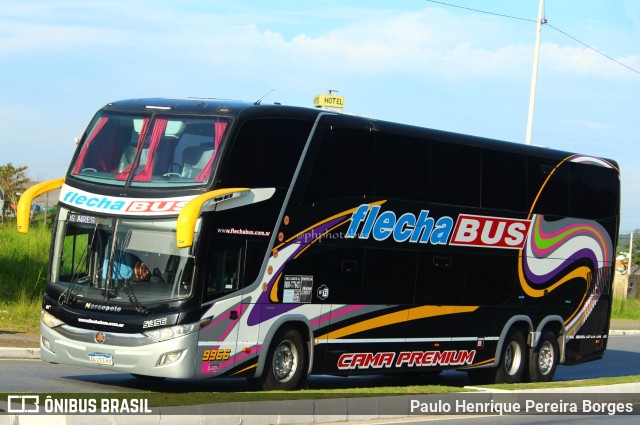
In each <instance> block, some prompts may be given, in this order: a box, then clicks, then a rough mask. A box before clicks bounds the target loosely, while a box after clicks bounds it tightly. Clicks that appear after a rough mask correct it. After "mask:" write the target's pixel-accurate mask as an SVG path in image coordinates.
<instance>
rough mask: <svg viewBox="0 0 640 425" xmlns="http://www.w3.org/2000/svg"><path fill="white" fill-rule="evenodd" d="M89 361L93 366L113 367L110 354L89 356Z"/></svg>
mask: <svg viewBox="0 0 640 425" xmlns="http://www.w3.org/2000/svg"><path fill="white" fill-rule="evenodd" d="M89 361H90V362H91V363H95V364H101V365H105V366H113V357H112V356H111V354H89Z"/></svg>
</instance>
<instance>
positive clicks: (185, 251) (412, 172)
mask: <svg viewBox="0 0 640 425" xmlns="http://www.w3.org/2000/svg"><path fill="white" fill-rule="evenodd" d="M54 188H60V189H61V192H60V199H59V203H58V211H57V216H56V219H55V228H54V232H53V241H52V246H51V264H50V270H49V274H48V285H47V288H46V292H45V294H44V299H43V303H42V315H41V326H40V329H41V352H42V358H43V359H44V360H45V361H48V362H52V363H63V364H72V365H81V366H88V367H93V368H98V369H103V370H113V371H120V372H127V373H131V374H134V375H135V376H138V377H143V378H144V377H166V378H218V377H246V378H249V379H250V380H252V381H253V382H254V383H257V384H258V385H259V386H260V387H261V388H264V389H296V388H300V387H302V386H303V385H304V383H305V380H306V378H307V376H308V375H311V374H330V375H360V374H384V373H393V374H397V373H405V372H406V373H425V374H429V373H437V372H438V371H441V370H444V369H458V370H464V371H468V373H469V376H470V378H471V380H472V381H473V382H506V383H511V382H519V381H548V380H551V379H552V377H553V375H554V372H555V370H556V367H557V365H558V364H559V363H563V364H574V363H580V362H585V361H589V360H594V359H598V358H601V357H602V356H603V355H604V352H605V349H606V345H607V335H608V328H609V320H610V310H611V300H612V291H611V285H612V279H613V262H614V248H615V246H616V239H617V234H618V227H619V199H620V189H619V188H620V181H619V170H618V166H617V164H616V163H615V162H614V161H612V160H608V159H602V158H596V157H590V156H584V155H578V154H573V153H568V152H561V151H557V150H552V149H548V148H542V147H532V146H525V145H521V144H513V143H507V142H501V141H496V140H490V139H485V138H479V137H472V136H466V135H461V134H454V133H449V132H443V131H437V130H432V129H425V128H418V127H414V126H408V125H401V124H396V123H391V122H385V121H379V120H373V119H368V118H363V117H357V116H350V115H343V114H336V113H330V112H327V111H323V110H319V109H312V108H302V107H290V106H282V105H278V104H274V105H260V104H251V103H240V102H233V101H222V100H204V99H185V100H171V99H138V100H125V101H118V102H113V103H109V104H107V105H106V106H104V107H103V108H102V109H100V110H99V111H98V112H97V114H96V115H95V117H94V118H93V120H92V121H91V123H90V124H89V126H88V128H87V130H86V132H85V133H84V135H83V137H82V138H81V140H80V142H79V145H78V148H77V151H76V153H75V155H74V157H73V160H72V162H71V165H70V167H69V170H68V172H67V175H66V177H64V178H63V179H57V180H52V181H49V182H44V183H41V184H39V185H37V186H34V187H33V188H30V189H29V190H28V191H27V192H26V193H25V194H24V195H23V196H22V199H21V201H20V205H19V213H20V214H19V217H18V228H19V230H20V231H22V232H26V231H27V229H28V225H29V222H28V208H29V204H30V202H31V200H32V199H34V197H36V196H39V195H40V194H42V193H44V192H46V191H48V190H52V189H54ZM25 212H26V213H25Z"/></svg>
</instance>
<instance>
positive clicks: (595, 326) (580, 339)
mask: <svg viewBox="0 0 640 425" xmlns="http://www.w3.org/2000/svg"><path fill="white" fill-rule="evenodd" d="M612 281H613V273H612V269H611V268H604V269H601V270H600V272H598V273H597V274H596V277H595V279H594V285H592V287H593V290H592V291H591V295H593V294H594V293H596V292H597V291H601V294H600V298H599V299H598V301H597V303H596V304H595V306H593V307H592V308H593V310H591V314H589V315H588V317H587V318H586V321H585V322H584V325H582V327H581V328H580V330H579V331H578V332H577V333H576V334H575V336H574V338H573V339H571V340H569V341H568V342H567V344H566V353H565V362H564V363H565V364H577V363H582V362H586V361H590V360H597V359H600V358H602V356H604V352H605V350H606V348H607V341H608V329H609V321H610V316H611V303H612V291H611V287H612Z"/></svg>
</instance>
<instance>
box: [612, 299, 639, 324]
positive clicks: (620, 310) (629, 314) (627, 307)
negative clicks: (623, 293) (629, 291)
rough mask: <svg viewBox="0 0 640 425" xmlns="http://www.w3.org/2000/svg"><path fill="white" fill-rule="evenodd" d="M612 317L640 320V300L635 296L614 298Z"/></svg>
mask: <svg viewBox="0 0 640 425" xmlns="http://www.w3.org/2000/svg"><path fill="white" fill-rule="evenodd" d="M611 318H612V319H625V320H640V300H639V299H634V298H627V299H618V298H614V299H613V307H612V309H611Z"/></svg>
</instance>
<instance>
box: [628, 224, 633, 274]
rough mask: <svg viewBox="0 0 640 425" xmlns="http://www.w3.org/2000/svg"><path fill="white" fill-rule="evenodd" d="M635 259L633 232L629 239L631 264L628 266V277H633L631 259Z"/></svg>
mask: <svg viewBox="0 0 640 425" xmlns="http://www.w3.org/2000/svg"><path fill="white" fill-rule="evenodd" d="M632 258H633V232H631V237H630V238H629V263H628V264H627V275H628V276H631V259H632Z"/></svg>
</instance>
